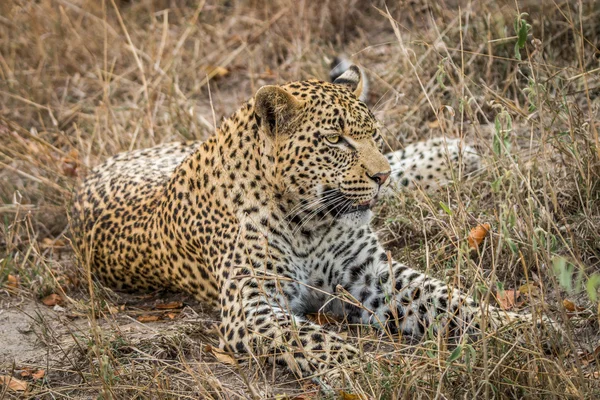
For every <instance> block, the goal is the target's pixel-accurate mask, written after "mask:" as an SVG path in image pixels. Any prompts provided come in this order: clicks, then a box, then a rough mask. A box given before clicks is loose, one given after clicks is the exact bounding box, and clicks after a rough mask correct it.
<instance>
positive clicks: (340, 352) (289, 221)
mask: <svg viewBox="0 0 600 400" xmlns="http://www.w3.org/2000/svg"><path fill="white" fill-rule="evenodd" d="M360 81H361V73H360V71H359V70H358V69H357V68H356V67H351V68H350V69H349V70H348V71H347V72H346V73H344V74H343V75H342V76H341V77H340V78H338V79H337V81H336V82H335V83H326V82H320V81H315V80H309V81H303V82H295V83H290V84H286V85H283V86H266V87H263V88H261V89H260V90H259V91H258V92H257V94H256V95H255V96H254V97H253V98H252V99H251V100H249V101H248V102H247V103H245V104H244V105H243V106H242V107H241V108H240V109H239V111H237V112H236V113H234V114H233V115H232V116H231V117H230V118H228V119H226V120H224V121H223V123H222V125H221V127H220V128H219V130H218V131H217V132H216V134H215V135H213V136H212V137H210V138H209V139H208V140H206V141H205V142H203V143H200V142H194V143H185V144H169V145H160V146H157V147H154V148H151V149H147V150H139V151H133V152H128V153H123V154H120V155H117V156H116V157H113V158H111V159H109V160H108V161H107V162H105V163H104V164H102V165H100V166H99V167H97V168H95V169H94V170H93V172H92V173H91V174H90V175H89V176H88V177H87V179H86V180H85V182H84V183H83V185H82V187H81V189H80V190H79V192H78V195H77V201H76V204H75V206H74V212H73V218H74V219H73V225H72V226H73V232H74V237H75V238H76V244H77V246H78V247H79V249H80V252H81V254H82V256H83V259H84V261H85V262H89V264H90V266H91V268H92V271H93V273H94V275H95V276H96V277H98V278H100V279H101V280H102V281H103V282H105V283H106V284H108V285H110V286H112V287H115V288H118V289H136V290H140V289H157V288H158V289H163V288H170V289H173V290H182V291H185V292H188V293H190V294H192V295H194V296H195V297H196V298H198V299H199V300H201V301H203V302H205V303H206V304H210V305H212V306H215V307H218V308H219V309H220V311H221V316H222V321H221V326H220V334H221V337H222V339H223V340H222V342H223V343H222V344H223V346H226V347H228V348H229V349H232V350H233V351H236V352H252V353H254V354H269V355H270V357H269V358H270V359H274V360H276V361H277V362H279V363H282V364H284V365H286V366H287V367H289V368H290V369H291V370H292V371H294V372H296V373H298V374H299V375H310V374H313V373H316V372H328V373H329V372H331V371H332V366H335V365H336V364H338V363H342V362H345V361H348V360H356V359H357V355H358V350H357V349H356V348H355V347H354V346H353V345H351V344H349V343H348V342H347V341H346V340H344V339H342V338H341V337H340V336H338V335H337V334H335V333H332V332H329V331H327V330H326V329H324V328H323V327H322V326H319V325H316V324H313V323H311V322H309V321H307V320H306V319H305V318H304V315H306V314H307V313H314V312H318V311H321V312H328V313H332V314H335V315H338V316H340V317H343V318H346V320H347V321H349V322H351V323H363V324H373V325H375V326H376V327H379V328H382V329H388V330H389V331H393V332H398V331H400V332H403V333H404V334H407V335H416V336H418V335H422V334H423V332H424V331H425V329H427V327H428V326H430V325H432V324H434V326H435V328H436V329H441V328H444V329H448V330H449V331H451V332H452V331H456V332H458V331H465V330H466V329H467V327H468V326H471V327H474V329H476V327H477V326H478V325H477V324H478V322H477V321H478V318H479V315H480V308H479V307H478V306H477V305H476V304H475V302H474V301H473V300H472V299H471V298H470V297H468V296H466V295H464V294H461V293H459V292H457V291H455V290H452V289H450V288H449V287H448V286H447V285H446V284H444V283H443V282H441V281H439V280H437V279H434V278H432V277H429V276H426V275H424V274H423V273H421V272H418V271H416V270H414V269H412V268H410V267H408V266H407V265H404V264H402V263H399V262H396V261H393V260H389V259H388V257H387V255H386V250H385V249H384V248H383V246H382V245H381V244H380V242H379V241H378V238H377V236H376V235H375V233H374V232H373V230H372V229H371V228H370V226H369V221H370V218H371V206H372V205H373V204H374V202H375V199H376V198H377V196H378V195H379V194H380V192H381V191H382V189H383V188H385V187H386V186H387V185H388V182H389V180H390V177H391V178H393V179H396V180H397V181H399V182H400V183H399V184H400V186H402V185H404V184H403V183H402V179H405V178H407V177H409V176H410V177H411V179H413V180H414V181H418V182H420V183H427V184H430V188H431V187H433V185H437V184H439V182H440V180H447V179H450V173H449V169H450V167H449V165H450V164H449V162H450V161H452V160H453V158H454V157H455V155H456V154H458V153H455V152H454V150H456V151H458V147H459V146H458V142H452V141H449V142H447V143H446V144H447V146H442V143H443V142H442V141H434V142H427V143H425V144H423V145H417V146H413V147H411V148H408V149H405V150H404V151H400V152H397V153H393V154H392V155H390V156H389V157H387V158H386V156H384V155H383V154H382V153H381V152H380V148H381V145H382V143H381V142H382V140H381V137H380V134H379V130H378V128H377V126H378V125H377V122H376V120H375V118H374V116H373V115H372V113H371V112H370V111H369V109H368V108H367V107H366V105H365V104H364V103H362V102H361V101H359V100H358V96H360V88H361V87H362V85H361V82H360ZM472 159H473V160H475V157H473V158H472ZM390 161H391V163H392V167H390ZM467 164H469V163H467ZM430 165H431V168H430V167H429V166H430ZM469 165H470V164H469ZM399 169H403V170H404V171H405V172H404V173H403V174H402V175H398V174H399ZM390 174H391V175H390ZM418 176H421V178H419V177H418ZM434 178H435V179H437V180H438V181H437V182H438V183H435V182H434V181H435V179H434ZM405 186H406V185H405ZM489 312H490V314H489V319H490V321H491V322H492V325H494V324H498V325H499V324H501V323H505V322H508V321H510V320H512V319H523V318H525V319H526V317H523V316H517V315H516V314H507V313H503V312H501V311H500V310H497V309H493V308H492V309H491V310H490V311H489Z"/></svg>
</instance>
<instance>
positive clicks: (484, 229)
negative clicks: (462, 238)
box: [468, 223, 492, 249]
mask: <svg viewBox="0 0 600 400" xmlns="http://www.w3.org/2000/svg"><path fill="white" fill-rule="evenodd" d="M491 228H492V226H491V225H490V224H488V223H485V224H480V225H477V226H476V227H475V228H473V229H471V232H469V237H468V241H469V247H470V248H472V249H476V248H477V247H479V245H480V244H481V242H483V239H485V237H486V236H487V234H488V233H489V231H490V229H491Z"/></svg>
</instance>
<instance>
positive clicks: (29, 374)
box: [0, 367, 46, 392]
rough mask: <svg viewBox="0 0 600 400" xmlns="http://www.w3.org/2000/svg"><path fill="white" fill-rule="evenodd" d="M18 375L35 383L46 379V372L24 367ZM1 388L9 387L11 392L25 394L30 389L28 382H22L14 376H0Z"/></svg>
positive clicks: (18, 371) (19, 370)
mask: <svg viewBox="0 0 600 400" xmlns="http://www.w3.org/2000/svg"><path fill="white" fill-rule="evenodd" d="M16 373H17V374H18V375H19V376H20V377H21V378H28V379H31V380H34V381H39V380H41V379H44V377H45V376H46V370H44V369H34V368H31V367H24V368H22V369H18V370H17V371H16ZM1 386H6V387H8V390H11V391H14V392H25V391H27V389H29V383H28V382H26V381H24V380H21V379H17V378H14V377H12V376H8V375H0V387H1ZM0 392H2V390H1V388H0Z"/></svg>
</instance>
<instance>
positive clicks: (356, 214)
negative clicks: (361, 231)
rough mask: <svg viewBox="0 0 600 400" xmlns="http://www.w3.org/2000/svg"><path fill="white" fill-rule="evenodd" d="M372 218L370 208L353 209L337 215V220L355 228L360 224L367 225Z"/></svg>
mask: <svg viewBox="0 0 600 400" xmlns="http://www.w3.org/2000/svg"><path fill="white" fill-rule="evenodd" d="M372 218H373V211H371V208H367V209H357V210H354V211H348V212H346V213H344V214H343V215H341V216H339V217H338V219H337V220H338V222H340V223H341V224H343V225H346V226H348V227H349V228H357V227H360V226H364V225H368V224H369V223H370V222H371V219H372Z"/></svg>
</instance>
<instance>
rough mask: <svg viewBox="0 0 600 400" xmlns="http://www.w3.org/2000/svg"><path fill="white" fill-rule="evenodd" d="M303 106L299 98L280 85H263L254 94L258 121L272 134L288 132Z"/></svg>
mask: <svg viewBox="0 0 600 400" xmlns="http://www.w3.org/2000/svg"><path fill="white" fill-rule="evenodd" d="M301 106H302V103H301V102H300V101H299V100H298V99H296V98H295V97H294V96H292V95H291V94H290V93H288V92H287V91H286V90H285V89H283V88H282V87H280V86H273V85H268V86H263V87H261V88H260V89H258V92H256V95H255V96H254V110H255V112H256V116H257V117H258V118H257V120H258V121H257V122H258V124H259V125H260V126H262V127H263V128H264V129H265V131H266V132H267V133H268V134H269V135H271V136H275V135H276V134H278V133H284V132H286V131H287V130H288V129H289V127H290V125H291V123H292V122H293V121H294V120H295V119H296V116H297V115H298V113H299V112H300V108H301Z"/></svg>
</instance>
